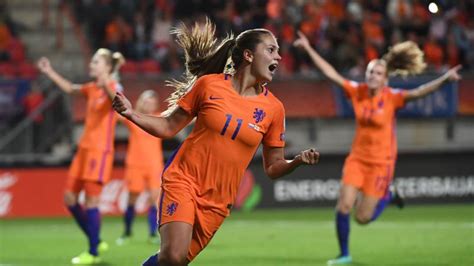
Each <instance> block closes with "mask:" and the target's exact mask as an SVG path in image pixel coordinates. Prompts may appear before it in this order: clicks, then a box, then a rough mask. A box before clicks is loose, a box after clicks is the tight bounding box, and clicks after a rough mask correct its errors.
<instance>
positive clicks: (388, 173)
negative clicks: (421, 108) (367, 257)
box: [294, 32, 460, 265]
mask: <svg viewBox="0 0 474 266" xmlns="http://www.w3.org/2000/svg"><path fill="white" fill-rule="evenodd" d="M298 34H299V38H298V39H297V40H296V41H295V43H294V44H295V45H296V46H299V47H302V48H303V49H304V50H305V51H306V52H307V53H308V54H309V56H310V57H311V59H312V61H313V63H314V64H315V65H316V67H318V68H319V69H320V70H321V72H322V73H323V74H324V75H325V76H326V77H327V78H328V79H329V80H330V81H332V82H333V83H335V84H336V85H337V86H339V87H341V88H342V89H343V90H344V92H345V94H346V96H347V97H348V98H349V99H350V100H351V101H352V105H353V108H354V113H355V117H356V133H355V136H354V140H353V143H352V148H351V152H350V154H349V156H348V157H347V159H346V161H345V164H344V169H343V174H342V187H341V191H340V195H339V200H338V203H337V207H336V210H337V213H336V229H337V236H338V240H339V246H340V251H341V253H340V255H339V256H338V257H337V258H336V259H333V260H330V261H328V264H331V265H332V264H347V263H351V261H352V258H351V256H350V254H349V247H348V246H349V215H350V212H351V209H352V207H353V206H354V204H355V202H356V198H357V194H358V193H359V192H361V193H362V197H361V199H360V202H358V204H357V208H356V214H355V219H356V221H357V222H358V223H359V224H367V223H369V222H371V221H374V220H375V219H376V218H377V217H378V216H379V215H380V214H381V213H382V211H383V209H384V208H385V206H386V205H387V203H388V202H389V201H390V200H391V199H392V195H390V194H391V193H390V191H389V190H388V187H389V185H390V183H391V182H392V178H393V172H394V166H395V160H396V156H397V142H396V132H395V122H396V121H395V119H396V114H395V112H396V110H397V109H399V108H401V107H403V106H404V105H405V103H406V102H407V101H412V100H415V99H418V98H421V97H423V96H425V95H427V94H429V93H431V92H433V91H435V90H437V89H439V88H440V87H441V85H442V84H443V83H444V82H446V81H457V80H459V79H460V76H459V74H458V70H459V69H460V66H457V67H454V68H452V69H450V70H449V71H447V72H446V73H445V74H444V75H442V76H441V77H439V78H437V79H435V80H433V81H431V82H428V83H426V84H423V85H421V86H419V87H418V88H415V89H413V90H399V89H393V88H390V87H388V86H387V83H388V76H389V74H393V73H395V74H403V75H406V74H417V73H420V72H421V71H422V70H423V69H424V68H425V63H424V62H423V52H422V51H421V50H420V49H419V48H418V46H417V45H416V44H415V43H413V42H403V43H399V44H397V45H395V46H393V47H392V48H391V49H390V50H389V52H388V53H387V54H386V55H384V56H383V58H382V59H375V60H372V61H371V62H369V64H368V66H367V70H366V73H365V83H357V82H354V81H349V80H347V79H345V78H343V77H342V76H341V75H340V74H339V73H338V72H337V71H336V70H335V69H334V68H333V67H332V66H331V65H330V64H329V63H328V62H326V61H325V60H324V59H323V58H322V57H321V56H320V55H319V54H318V53H317V52H316V51H315V50H314V49H313V48H312V47H311V45H310V44H309V42H308V39H307V38H306V37H305V36H304V35H303V34H302V33H301V32H299V33H298Z"/></svg>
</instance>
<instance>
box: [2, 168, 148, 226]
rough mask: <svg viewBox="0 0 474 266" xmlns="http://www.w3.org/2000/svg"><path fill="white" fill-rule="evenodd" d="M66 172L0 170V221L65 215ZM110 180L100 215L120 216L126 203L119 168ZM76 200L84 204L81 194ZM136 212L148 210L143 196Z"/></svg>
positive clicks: (121, 173) (145, 198) (138, 201)
mask: <svg viewBox="0 0 474 266" xmlns="http://www.w3.org/2000/svg"><path fill="white" fill-rule="evenodd" d="M67 173H68V168H67V167H40V168H37V167H32V168H3V169H0V218H15V217H25V218H26V217H63V216H64V217H66V216H69V213H68V211H67V210H66V208H65V207H64V203H63V201H62V199H63V194H64V187H65V185H66V177H67ZM112 177H113V178H112V179H111V180H110V181H109V182H108V183H107V185H106V186H105V187H104V189H103V191H102V194H101V203H100V206H99V208H100V210H101V212H102V213H104V214H108V215H120V214H121V213H123V211H124V210H125V208H126V204H127V191H126V187H125V184H124V182H123V180H122V177H123V168H122V167H116V168H115V169H114V171H113V176H112ZM79 201H80V202H83V201H84V195H83V194H81V196H80V200H79ZM136 210H137V212H138V213H144V212H146V211H147V210H148V202H147V195H146V193H142V194H141V195H140V196H139V197H138V199H137V205H136Z"/></svg>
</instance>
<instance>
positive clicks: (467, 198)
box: [250, 152, 474, 208]
mask: <svg viewBox="0 0 474 266" xmlns="http://www.w3.org/2000/svg"><path fill="white" fill-rule="evenodd" d="M344 159H345V156H340V155H333V156H331V155H329V156H328V155H323V156H322V157H321V161H320V164H318V165H317V166H316V167H310V166H305V167H300V168H298V169H296V170H295V171H294V172H292V173H290V174H289V175H288V176H287V177H285V178H283V179H279V180H276V181H271V180H270V179H269V178H266V177H265V174H264V173H263V169H262V167H261V165H262V161H260V160H254V162H253V163H252V164H251V166H250V169H251V170H252V172H253V173H254V175H255V176H256V185H258V186H260V187H261V190H262V198H261V201H260V202H259V204H258V205H257V207H258V208H301V207H311V206H326V207H328V206H335V204H336V200H337V198H338V195H339V186H340V179H341V172H342V165H343V162H344ZM473 162H474V153H473V152H467V153H426V154H403V155H399V157H398V161H397V168H396V171H395V177H394V185H395V186H396V187H397V188H398V191H399V192H400V193H401V195H404V197H405V198H406V199H407V201H408V202H410V204H426V203H431V204H436V203H471V204H472V203H474V165H473Z"/></svg>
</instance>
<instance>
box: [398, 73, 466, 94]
mask: <svg viewBox="0 0 474 266" xmlns="http://www.w3.org/2000/svg"><path fill="white" fill-rule="evenodd" d="M460 69H461V65H457V66H455V67H453V68H451V69H450V70H448V71H447V72H446V73H444V74H443V75H442V76H441V77H439V78H437V79H435V80H432V81H430V82H428V83H425V84H422V85H420V86H419V87H417V88H415V89H413V90H409V91H407V96H406V100H407V101H411V100H416V99H418V98H422V97H424V96H426V95H428V94H430V93H432V92H434V91H436V90H438V89H439V88H441V85H443V83H445V82H446V81H458V80H460V79H461V75H459V73H458V71H459V70H460Z"/></svg>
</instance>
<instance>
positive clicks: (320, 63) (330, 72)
mask: <svg viewBox="0 0 474 266" xmlns="http://www.w3.org/2000/svg"><path fill="white" fill-rule="evenodd" d="M293 45H294V46H296V47H301V48H303V49H304V50H305V51H306V52H307V53H308V55H309V57H310V58H311V60H312V61H313V63H314V65H316V67H317V68H318V69H319V70H321V72H322V73H323V75H324V76H326V78H328V79H329V80H330V81H332V82H334V83H335V84H336V85H338V86H339V87H342V86H343V84H344V80H345V79H344V77H342V76H341V75H340V74H339V72H337V71H336V69H334V67H333V66H332V65H330V64H329V63H328V62H327V61H326V60H324V58H322V57H321V56H320V55H319V54H318V53H317V52H316V50H314V49H313V47H311V44H310V43H309V41H308V38H306V36H305V35H304V34H303V33H302V32H301V31H298V39H296V41H294V42H293Z"/></svg>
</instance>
